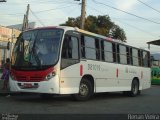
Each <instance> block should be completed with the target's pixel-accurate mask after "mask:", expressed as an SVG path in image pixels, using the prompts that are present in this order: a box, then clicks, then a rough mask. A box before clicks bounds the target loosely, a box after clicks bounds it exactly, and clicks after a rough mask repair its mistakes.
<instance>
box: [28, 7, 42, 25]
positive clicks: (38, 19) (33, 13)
mask: <svg viewBox="0 0 160 120" xmlns="http://www.w3.org/2000/svg"><path fill="white" fill-rule="evenodd" d="M30 11H31V13H32V15H33V16H34V17H35V18H36V19H37V20H38V21H39V23H40V24H41V25H42V26H45V25H44V23H43V22H42V21H41V20H40V19H39V18H38V17H37V15H36V14H35V13H34V12H33V11H32V10H31V9H30Z"/></svg>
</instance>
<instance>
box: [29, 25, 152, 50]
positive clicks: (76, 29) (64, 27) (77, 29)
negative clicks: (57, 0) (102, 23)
mask: <svg viewBox="0 0 160 120" xmlns="http://www.w3.org/2000/svg"><path fill="white" fill-rule="evenodd" d="M48 28H49V29H52V28H60V29H64V30H65V31H68V30H75V31H77V32H81V33H84V34H88V35H91V36H95V37H98V38H102V39H105V40H107V41H111V42H112V41H113V42H116V43H120V44H124V45H127V46H131V45H129V44H127V43H126V42H122V41H121V40H118V39H113V38H110V37H106V36H103V35H100V34H96V33H92V32H89V31H86V30H82V29H79V28H78V27H69V26H47V27H37V28H34V29H30V30H37V29H48ZM27 31H29V30H27ZM132 47H134V46H132ZM134 48H138V47H134ZM138 49H142V48H138ZM143 50H144V49H143ZM145 50H146V49H145ZM146 51H149V50H148V49H147V50H146Z"/></svg>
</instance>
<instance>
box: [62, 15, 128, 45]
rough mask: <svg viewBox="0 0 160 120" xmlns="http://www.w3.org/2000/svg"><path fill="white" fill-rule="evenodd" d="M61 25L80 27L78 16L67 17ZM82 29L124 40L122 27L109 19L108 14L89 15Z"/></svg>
mask: <svg viewBox="0 0 160 120" xmlns="http://www.w3.org/2000/svg"><path fill="white" fill-rule="evenodd" d="M61 26H71V27H79V28H80V17H77V18H70V17H69V18H68V21H66V22H65V23H64V24H61ZM84 29H85V30H87V31H90V32H93V33H97V34H101V35H104V36H107V37H112V38H113V39H119V40H121V41H124V42H126V34H125V32H124V30H123V29H122V28H120V27H119V26H118V25H116V24H115V23H114V22H112V21H111V19H110V17H109V16H106V15H105V16H101V15H99V16H98V17H96V16H92V15H89V16H88V17H87V18H86V19H85V25H84Z"/></svg>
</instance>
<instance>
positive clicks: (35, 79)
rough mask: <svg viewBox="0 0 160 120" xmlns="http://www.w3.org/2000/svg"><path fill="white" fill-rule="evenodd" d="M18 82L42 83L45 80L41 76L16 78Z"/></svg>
mask: <svg viewBox="0 0 160 120" xmlns="http://www.w3.org/2000/svg"><path fill="white" fill-rule="evenodd" d="M16 78H17V81H21V82H40V81H43V80H44V77H39V76H16Z"/></svg>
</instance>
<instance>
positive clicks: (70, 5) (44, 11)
mask: <svg viewBox="0 0 160 120" xmlns="http://www.w3.org/2000/svg"><path fill="white" fill-rule="evenodd" d="M71 6H72V5H70V6H64V7H57V8H54V9H47V10H41V11H36V12H35V13H42V12H48V11H52V10H57V9H62V8H67V7H71Z"/></svg>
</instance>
